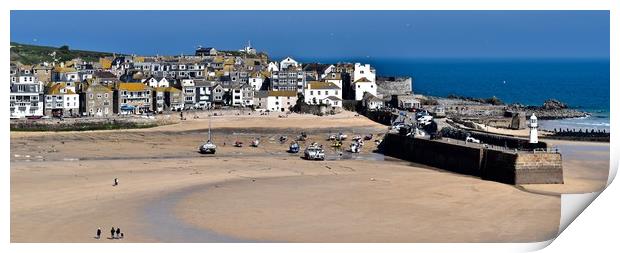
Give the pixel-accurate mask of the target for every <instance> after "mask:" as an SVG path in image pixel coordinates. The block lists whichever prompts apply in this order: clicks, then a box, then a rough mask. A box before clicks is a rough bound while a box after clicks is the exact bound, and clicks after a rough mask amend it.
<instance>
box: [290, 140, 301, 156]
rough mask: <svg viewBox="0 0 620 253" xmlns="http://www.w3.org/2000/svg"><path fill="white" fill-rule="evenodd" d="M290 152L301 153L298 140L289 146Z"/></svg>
mask: <svg viewBox="0 0 620 253" xmlns="http://www.w3.org/2000/svg"><path fill="white" fill-rule="evenodd" d="M288 152H289V153H299V144H297V142H296V141H294V142H291V146H289V147H288Z"/></svg>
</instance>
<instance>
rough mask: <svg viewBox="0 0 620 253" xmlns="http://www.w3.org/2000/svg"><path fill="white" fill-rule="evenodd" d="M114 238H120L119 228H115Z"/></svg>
mask: <svg viewBox="0 0 620 253" xmlns="http://www.w3.org/2000/svg"><path fill="white" fill-rule="evenodd" d="M116 238H119V239H120V238H121V228H116Z"/></svg>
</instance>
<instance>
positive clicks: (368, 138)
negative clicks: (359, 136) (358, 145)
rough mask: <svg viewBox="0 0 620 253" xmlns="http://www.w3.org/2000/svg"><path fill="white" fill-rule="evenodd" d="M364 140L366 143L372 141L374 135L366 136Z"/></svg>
mask: <svg viewBox="0 0 620 253" xmlns="http://www.w3.org/2000/svg"><path fill="white" fill-rule="evenodd" d="M364 140H366V141H369V140H372V134H368V135H366V136H364Z"/></svg>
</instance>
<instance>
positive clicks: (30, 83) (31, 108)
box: [10, 73, 43, 118]
mask: <svg viewBox="0 0 620 253" xmlns="http://www.w3.org/2000/svg"><path fill="white" fill-rule="evenodd" d="M42 101H43V84H41V83H40V82H39V81H38V80H37V78H36V77H34V76H32V75H19V76H18V75H17V73H16V75H15V76H12V77H11V92H10V116H11V118H24V117H28V116H43V102H42Z"/></svg>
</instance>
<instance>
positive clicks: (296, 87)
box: [10, 42, 419, 119]
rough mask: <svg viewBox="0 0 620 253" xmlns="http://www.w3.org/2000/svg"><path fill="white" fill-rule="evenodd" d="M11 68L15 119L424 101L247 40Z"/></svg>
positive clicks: (357, 69) (367, 71) (365, 73)
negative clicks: (187, 50)
mask: <svg viewBox="0 0 620 253" xmlns="http://www.w3.org/2000/svg"><path fill="white" fill-rule="evenodd" d="M11 67H12V68H11V93H10V96H11V104H10V110H11V113H10V115H11V118H28V119H38V118H52V117H53V118H69V117H95V118H99V117H114V116H119V115H152V114H161V113H167V112H171V111H186V110H209V109H220V108H249V109H252V110H254V111H259V112H290V111H292V110H294V109H293V108H295V107H296V105H297V103H298V101H299V102H303V103H304V104H306V105H309V106H310V107H316V108H313V109H309V110H317V112H319V113H322V114H328V113H331V114H333V113H337V112H340V111H341V110H342V108H343V106H345V104H344V103H345V101H363V102H364V104H365V105H368V106H369V107H370V108H378V107H381V106H383V102H380V101H381V99H382V98H390V99H391V98H392V97H391V96H393V95H395V96H397V98H396V97H395V98H396V99H397V100H398V103H401V104H403V105H404V106H406V107H408V108H413V107H416V106H419V102H418V101H417V100H416V99H415V98H413V92H412V90H411V78H404V79H395V78H391V79H390V78H377V74H376V71H375V69H374V68H373V67H372V66H371V65H369V64H363V63H334V64H321V63H301V62H298V61H296V60H295V59H294V58H292V57H286V58H284V59H281V60H279V61H270V60H269V59H268V57H267V56H266V54H265V53H258V52H257V50H256V49H255V48H253V47H252V46H251V44H250V43H249V42H248V45H247V46H245V47H244V48H243V49H241V50H238V51H218V49H216V48H213V47H199V48H197V49H196V51H195V54H194V55H180V56H136V55H122V56H121V55H119V56H112V57H104V58H100V59H98V61H90V62H89V61H85V60H83V59H80V58H76V59H72V60H70V61H66V62H59V61H53V62H41V63H38V64H34V65H22V64H12V66H11ZM395 88H396V89H395ZM394 92H396V94H394ZM300 98H302V99H301V100H300ZM354 105H355V104H354V103H353V106H354Z"/></svg>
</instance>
